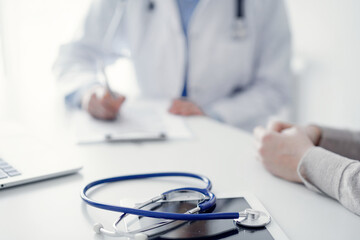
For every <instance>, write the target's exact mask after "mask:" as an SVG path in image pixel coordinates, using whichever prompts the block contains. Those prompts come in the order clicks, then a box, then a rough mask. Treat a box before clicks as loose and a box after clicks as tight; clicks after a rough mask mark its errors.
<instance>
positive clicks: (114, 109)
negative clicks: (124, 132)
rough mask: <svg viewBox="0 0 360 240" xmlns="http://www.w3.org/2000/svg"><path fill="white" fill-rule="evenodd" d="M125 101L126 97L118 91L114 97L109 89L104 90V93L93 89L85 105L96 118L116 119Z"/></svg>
mask: <svg viewBox="0 0 360 240" xmlns="http://www.w3.org/2000/svg"><path fill="white" fill-rule="evenodd" d="M124 101H125V97H124V96H121V95H119V94H117V93H115V96H114V97H113V96H112V95H111V94H110V93H109V92H108V91H104V92H103V93H102V94H99V93H96V92H95V91H93V92H92V93H91V94H90V97H89V99H88V102H87V104H86V105H85V106H84V107H85V109H86V110H87V111H88V112H89V113H90V115H91V116H93V117H94V118H97V119H102V120H114V119H116V117H117V115H118V112H119V111H120V107H121V105H122V104H123V103H124Z"/></svg>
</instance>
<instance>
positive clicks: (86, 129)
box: [73, 100, 192, 143]
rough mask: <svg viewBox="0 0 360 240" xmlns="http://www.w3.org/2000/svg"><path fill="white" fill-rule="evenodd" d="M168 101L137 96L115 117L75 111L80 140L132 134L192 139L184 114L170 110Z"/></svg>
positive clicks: (113, 137)
mask: <svg viewBox="0 0 360 240" xmlns="http://www.w3.org/2000/svg"><path fill="white" fill-rule="evenodd" d="M168 107H169V102H168V101H160V100H136V101H131V102H126V103H125V104H124V106H123V107H122V109H121V111H120V114H119V116H118V118H117V119H116V120H115V121H101V120H97V119H94V118H93V117H91V116H90V115H89V114H88V113H86V112H84V111H78V112H75V113H74V115H73V124H74V125H73V126H74V128H75V131H76V135H77V141H78V143H95V142H104V141H105V140H106V136H111V137H112V139H113V140H117V139H120V140H121V139H123V140H126V139H127V138H129V139H131V138H133V137H135V138H138V139H141V138H144V139H146V138H152V136H154V137H155V136H159V135H160V134H164V135H165V136H166V139H169V140H174V139H189V138H192V133H191V131H190V130H189V128H188V127H187V125H186V123H185V121H184V118H183V117H180V116H174V115H172V114H169V113H168V111H167V110H168Z"/></svg>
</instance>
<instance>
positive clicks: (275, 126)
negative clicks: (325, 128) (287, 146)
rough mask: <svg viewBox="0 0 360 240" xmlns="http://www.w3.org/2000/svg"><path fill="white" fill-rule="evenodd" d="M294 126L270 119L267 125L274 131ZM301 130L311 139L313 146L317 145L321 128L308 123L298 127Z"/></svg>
mask: <svg viewBox="0 0 360 240" xmlns="http://www.w3.org/2000/svg"><path fill="white" fill-rule="evenodd" d="M292 127H295V125H294V124H291V123H287V122H280V121H270V122H269V123H268V125H267V129H268V130H271V131H275V132H282V131H283V130H285V129H288V128H292ZM299 128H301V129H302V131H303V132H305V133H306V135H307V136H308V137H309V138H310V139H311V141H312V142H313V144H314V145H315V146H317V145H319V142H320V139H321V129H320V128H319V127H317V126H315V125H308V126H305V127H299Z"/></svg>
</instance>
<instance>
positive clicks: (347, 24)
mask: <svg viewBox="0 0 360 240" xmlns="http://www.w3.org/2000/svg"><path fill="white" fill-rule="evenodd" d="M90 2H91V1H90V0H76V1H74V0H51V1H46V0H31V1H29V0H0V71H2V73H0V110H1V109H2V110H6V111H2V110H1V111H0V117H4V116H3V114H4V112H6V113H7V114H8V116H6V117H7V118H10V119H12V118H13V119H21V118H26V119H28V121H30V122H31V121H34V122H36V121H37V120H38V118H39V117H41V118H43V119H44V118H45V119H46V116H47V112H48V111H51V108H52V107H53V105H52V104H51V103H52V102H53V100H54V99H57V98H56V81H55V79H54V77H53V75H52V72H51V67H52V64H53V62H54V59H55V58H56V56H57V51H58V47H59V46H60V44H62V43H65V42H67V41H70V40H71V38H72V36H73V35H74V33H75V31H76V29H77V27H78V26H79V25H80V22H81V19H82V18H83V16H84V14H85V13H86V11H87V9H88V6H89V3H90ZM286 3H287V6H288V10H289V17H290V21H291V26H292V31H293V39H294V64H293V66H294V71H295V75H296V77H295V79H294V81H293V86H294V99H295V103H294V107H295V109H294V110H295V111H294V112H295V115H294V116H295V121H297V122H298V123H310V122H311V123H319V124H326V125H331V126H336V127H346V128H354V129H359V128H360V108H359V103H360V94H359V90H360V66H359V63H360V44H359V43H360V27H359V26H358V25H359V23H360V15H359V11H360V1H357V0H342V1H339V0H317V1H313V0H301V1H299V0H287V1H286ZM132 71H133V69H132V67H131V64H130V63H129V62H127V61H126V60H120V61H119V62H118V63H117V64H116V66H113V67H112V68H111V69H110V77H112V79H118V78H121V82H120V81H117V83H120V84H121V86H122V88H121V92H125V93H128V94H132V95H136V93H137V90H136V87H135V85H134V77H133V74H132ZM10 88H11V89H17V90H16V91H11V92H8V91H6V89H10ZM9 114H10V115H9ZM48 120H49V121H51V119H48Z"/></svg>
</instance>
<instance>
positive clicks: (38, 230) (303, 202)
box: [0, 117, 360, 240]
mask: <svg viewBox="0 0 360 240" xmlns="http://www.w3.org/2000/svg"><path fill="white" fill-rule="evenodd" d="M187 121H188V124H189V126H190V128H191V129H192V131H193V132H194V135H195V137H194V139H193V140H190V141H172V142H153V143H143V144H133V143H126V144H100V145H87V146H76V145H72V144H64V145H63V146H61V149H59V150H60V151H61V152H62V153H65V154H66V155H67V156H69V157H70V158H73V159H74V160H80V161H81V162H82V163H83V166H84V168H83V169H82V170H81V171H80V173H79V174H75V175H71V176H67V177H63V178H58V179H53V180H49V181H44V182H38V183H34V184H29V185H25V186H21V187H15V188H10V189H6V190H2V191H0V238H1V239H6V240H12V239H37V240H41V239H50V238H51V239H54V240H55V239H59V240H60V239H61V240H63V239H78V240H81V239H87V240H88V239H107V238H106V237H105V238H104V237H100V236H99V235H96V234H95V233H94V232H93V230H92V224H93V223H95V222H101V223H103V224H104V225H105V226H107V227H109V224H111V223H112V221H113V220H114V219H115V217H116V216H117V214H114V213H106V212H104V211H102V210H97V209H93V208H91V207H86V206H85V205H84V204H83V202H82V200H81V199H80V197H79V192H80V188H81V186H82V185H84V184H85V183H87V182H88V181H90V180H93V179H97V178H103V177H108V176H115V175H123V174H130V173H139V172H152V171H190V172H196V173H200V174H203V175H206V176H208V177H209V178H210V179H211V180H212V181H213V185H214V188H213V190H214V192H215V193H235V194H236V193H237V192H242V191H247V192H251V193H253V194H254V195H255V196H257V197H258V199H259V200H260V201H261V202H262V203H263V205H264V206H265V208H267V210H268V211H269V212H270V214H271V215H272V216H273V218H274V219H275V220H276V221H277V222H278V224H279V225H280V227H281V228H282V229H283V231H284V232H285V233H286V234H287V235H288V237H289V239H328V240H329V239H355V238H358V237H359V236H360V228H359V226H360V217H358V216H356V215H354V214H352V213H351V212H349V211H348V210H346V209H345V208H344V207H342V206H341V205H340V204H339V203H337V202H336V201H334V200H332V199H329V198H327V197H324V196H321V195H319V194H317V193H314V192H311V191H309V190H308V189H306V188H305V187H304V186H303V185H300V184H294V183H289V182H286V181H284V180H281V179H278V178H276V177H274V176H272V175H270V174H269V173H268V172H266V171H265V170H264V168H263V167H262V165H261V164H260V162H258V161H256V160H255V158H254V154H255V153H254V148H253V140H252V137H251V136H250V135H249V134H247V133H244V132H242V131H240V130H238V129H235V128H232V127H228V126H225V125H223V124H219V123H217V122H215V121H212V120H208V119H206V118H201V117H200V118H189V119H188V120H187ZM59 148H60V147H59ZM175 183H176V182H175V181H174V182H168V183H167V184H165V185H164V184H160V182H159V181H145V182H144V181H142V182H135V183H127V184H114V185H112V186H110V187H106V188H104V189H103V190H101V194H99V193H95V194H94V195H93V196H94V197H95V198H96V197H97V199H100V200H106V201H110V202H112V203H118V202H119V201H120V198H122V197H124V196H126V197H140V196H143V197H149V196H152V195H153V194H154V193H156V194H157V193H160V192H161V191H163V190H165V189H167V187H170V186H172V185H173V184H175ZM161 186H162V187H161ZM177 186H178V185H177ZM139 191H144V192H143V193H141V192H139Z"/></svg>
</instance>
